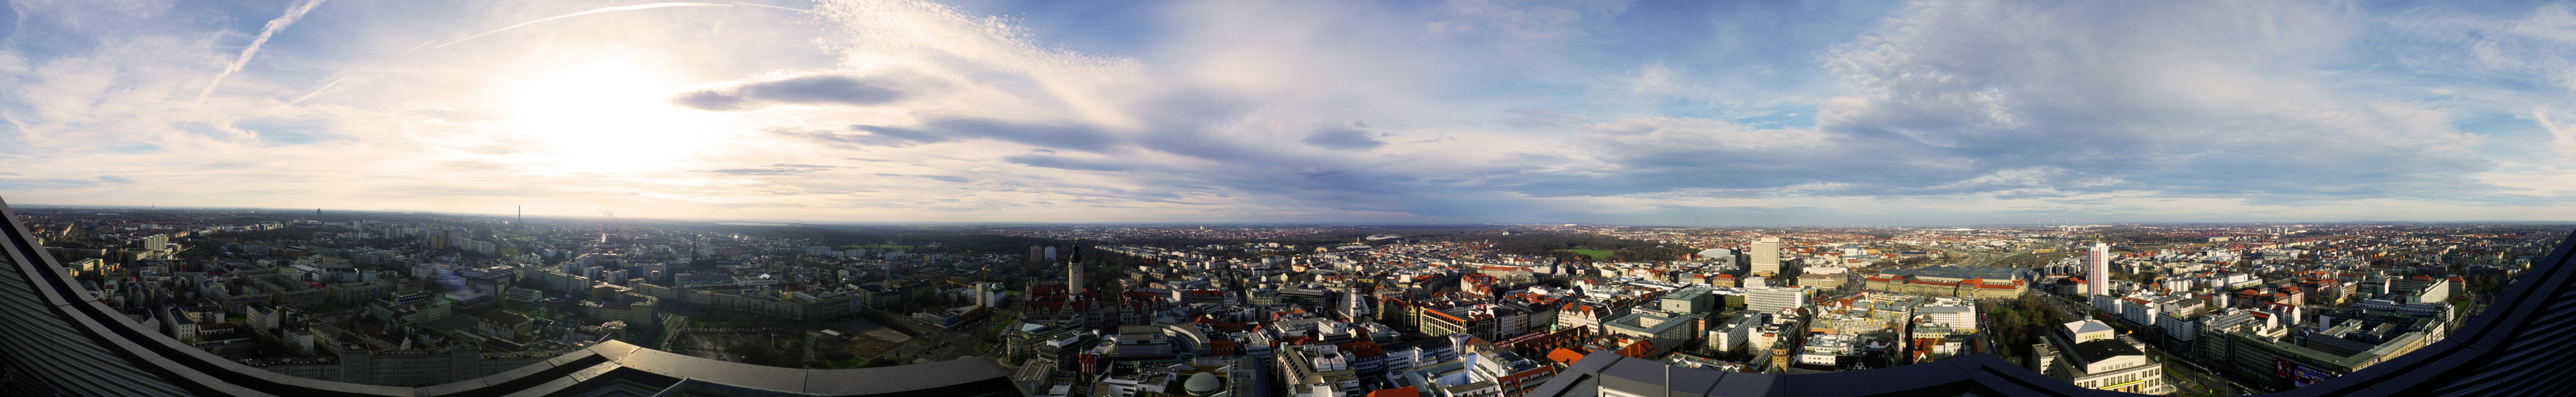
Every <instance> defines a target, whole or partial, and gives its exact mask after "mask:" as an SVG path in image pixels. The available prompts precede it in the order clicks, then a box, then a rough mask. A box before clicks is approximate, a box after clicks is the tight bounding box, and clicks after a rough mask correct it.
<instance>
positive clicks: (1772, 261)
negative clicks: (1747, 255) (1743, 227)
mask: <svg viewBox="0 0 2576 397" xmlns="http://www.w3.org/2000/svg"><path fill="white" fill-rule="evenodd" d="M1751 254H1752V255H1753V275H1756V276H1771V275H1778V274H1780V238H1779V237H1763V238H1762V239H1760V240H1754V241H1753V252H1752V253H1751Z"/></svg>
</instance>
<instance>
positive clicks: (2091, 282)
mask: <svg viewBox="0 0 2576 397" xmlns="http://www.w3.org/2000/svg"><path fill="white" fill-rule="evenodd" d="M2084 266H2085V270H2084V294H2085V295H2106V294H2110V293H2111V245H2110V244H2103V243H2102V242H2100V241H2095V242H2093V250H2092V251H2090V252H2087V253H2085V254H2084Z"/></svg>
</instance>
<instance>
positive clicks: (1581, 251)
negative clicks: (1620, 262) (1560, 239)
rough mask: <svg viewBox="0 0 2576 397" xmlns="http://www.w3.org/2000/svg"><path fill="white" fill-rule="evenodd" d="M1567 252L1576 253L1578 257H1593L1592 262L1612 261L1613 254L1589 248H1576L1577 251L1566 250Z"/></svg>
mask: <svg viewBox="0 0 2576 397" xmlns="http://www.w3.org/2000/svg"><path fill="white" fill-rule="evenodd" d="M1566 251H1573V252H1574V253H1575V254H1577V255H1583V256H1589V257H1592V260H1594V261H1605V260H1610V254H1611V252H1610V251H1609V250H1597V249H1589V248H1576V249H1570V250H1566Z"/></svg>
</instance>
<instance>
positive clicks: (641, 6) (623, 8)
mask: <svg viewBox="0 0 2576 397" xmlns="http://www.w3.org/2000/svg"><path fill="white" fill-rule="evenodd" d="M732 6H733V5H732V4H710V3H653V4H637V5H631V6H619V7H608V8H601V9H596V10H590V11H582V12H576V13H571V14H563V15H556V16H553V17H548V18H545V19H539V20H534V21H527V22H521V23H519V24H517V25H510V27H506V28H500V29H493V30H492V31H489V32H483V33H482V34H477V35H473V36H465V38H462V39H456V40H451V41H448V42H446V43H441V44H439V45H437V46H435V47H433V48H446V47H447V46H450V45H455V44H456V43H462V42H465V41H466V40H473V39H474V38H476V37H483V36H488V35H491V34H493V33H501V32H504V31H508V30H510V29H518V28H519V27H521V26H528V25H535V24H537V23H538V22H545V21H552V20H557V19H564V18H571V17H577V16H583V15H590V14H597V13H603V12H612V11H629V10H642V9H650V8H662V7H732ZM412 48H413V49H419V48H420V47H412Z"/></svg>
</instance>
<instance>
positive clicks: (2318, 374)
mask: <svg viewBox="0 0 2576 397" xmlns="http://www.w3.org/2000/svg"><path fill="white" fill-rule="evenodd" d="M2334 377H2335V374H2334V373H2331V372H2326V371H2323V370H2319V369H2316V368H2308V366H2305V365H2299V364H2296V363H2291V362H2290V360H2284V359H2278V358H2275V359H2272V379H2276V380H2288V381H2290V386H2295V387H2305V386H2307V385H2313V384H2317V382H2324V381H2326V379H2332V378H2334Z"/></svg>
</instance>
